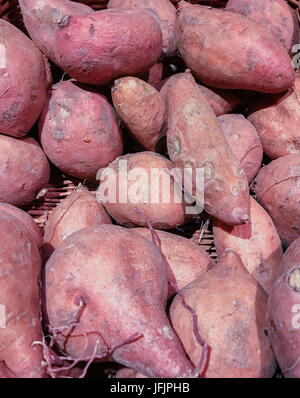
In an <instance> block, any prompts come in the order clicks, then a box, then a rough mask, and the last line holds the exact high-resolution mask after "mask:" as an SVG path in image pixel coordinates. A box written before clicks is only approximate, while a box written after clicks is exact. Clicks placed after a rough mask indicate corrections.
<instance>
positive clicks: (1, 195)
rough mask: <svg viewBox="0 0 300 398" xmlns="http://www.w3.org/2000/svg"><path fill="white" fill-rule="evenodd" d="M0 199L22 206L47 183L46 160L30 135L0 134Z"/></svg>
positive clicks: (48, 168)
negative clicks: (22, 136) (15, 136)
mask: <svg viewBox="0 0 300 398" xmlns="http://www.w3.org/2000/svg"><path fill="white" fill-rule="evenodd" d="M0 170H1V173H0V201H1V202H5V203H9V204H12V205H15V206H24V205H26V204H28V203H30V202H31V201H32V200H34V199H35V198H36V194H37V192H38V191H39V190H40V189H41V188H43V187H44V186H45V185H47V184H48V181H49V176H50V166H49V162H48V160H47V158H46V156H45V154H44V152H43V151H42V148H41V147H40V146H39V144H38V143H37V141H35V140H34V139H33V138H13V137H8V136H5V135H1V134H0Z"/></svg>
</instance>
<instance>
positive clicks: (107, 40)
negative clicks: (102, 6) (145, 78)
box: [56, 8, 162, 85]
mask: <svg viewBox="0 0 300 398" xmlns="http://www.w3.org/2000/svg"><path fill="white" fill-rule="evenodd" d="M141 21H142V22H141ZM161 53H162V33H161V29H160V26H159V23H158V22H157V17H156V16H155V14H154V13H152V12H151V11H148V10H146V9H139V8H137V9H132V10H122V9H113V10H103V11H99V12H96V13H94V14H92V15H87V16H71V17H65V18H63V19H62V21H61V22H60V23H59V29H58V30H57V31H56V56H57V57H59V64H60V66H61V67H62V69H63V70H64V71H65V72H67V73H68V74H69V75H70V76H71V77H72V78H74V79H76V80H78V81H81V82H82V83H88V84H94V85H105V84H108V83H110V82H111V81H112V80H113V79H115V78H117V77H122V76H130V75H135V76H136V75H139V74H141V73H144V72H147V71H148V70H149V68H150V67H151V66H152V65H153V64H155V62H156V61H157V59H158V58H159V57H160V55H161Z"/></svg>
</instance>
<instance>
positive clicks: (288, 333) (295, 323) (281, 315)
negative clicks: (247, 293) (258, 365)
mask: <svg viewBox="0 0 300 398" xmlns="http://www.w3.org/2000/svg"><path fill="white" fill-rule="evenodd" d="M299 312H300V239H299V238H298V239H296V240H295V241H294V242H293V243H292V244H291V246H290V247H289V248H288V249H287V251H286V252H285V253H284V256H283V259H282V263H281V265H280V268H279V272H278V275H277V278H276V281H275V283H274V286H273V289H272V291H271V294H270V296H269V300H268V313H267V321H268V323H267V330H268V334H269V338H270V341H271V344H272V348H273V350H274V354H275V357H276V359H277V361H278V363H279V366H280V368H281V371H282V372H283V375H284V377H293V378H300V317H299Z"/></svg>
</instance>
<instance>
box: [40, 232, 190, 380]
mask: <svg viewBox="0 0 300 398" xmlns="http://www.w3.org/2000/svg"><path fill="white" fill-rule="evenodd" d="M45 287H46V288H45V304H46V307H45V310H46V314H47V318H48V320H49V325H50V330H51V331H52V333H53V334H54V338H55V341H56V343H57V344H58V346H59V347H60V348H61V350H62V351H63V352H65V353H66V354H67V355H68V356H71V357H72V358H74V359H76V358H77V359H80V358H81V359H83V360H86V361H87V360H88V359H93V358H96V359H97V360H101V359H102V360H112V361H115V362H118V363H120V364H123V365H125V366H128V367H131V368H132V369H134V370H136V371H137V372H140V373H142V374H144V375H146V376H149V377H191V376H192V373H193V370H194V368H193V366H192V364H191V363H190V362H189V360H188V359H187V357H186V355H185V352H184V350H183V348H182V345H181V343H180V341H179V340H178V338H177V336H176V335H175V333H174V331H173V330H172V328H171V326H170V323H169V321H168V318H167V315H166V312H165V305H166V299H167V291H168V284H167V267H166V263H165V262H164V260H163V257H162V256H161V254H160V251H159V250H158V249H157V247H156V246H155V245H154V244H153V243H152V242H150V241H149V240H148V239H146V238H144V237H142V236H140V235H138V234H136V233H135V232H133V231H131V230H128V229H125V228H122V227H119V226H115V225H100V226H97V227H89V228H85V229H83V230H81V231H78V232H75V233H74V234H73V235H71V236H69V237H68V238H67V239H66V240H64V241H63V242H62V244H61V245H60V246H59V247H58V248H57V249H56V251H55V252H54V253H53V254H52V256H51V257H50V259H49V260H48V262H47V264H46V270H45ZM54 332H56V333H54ZM66 336H68V337H67V338H66Z"/></svg>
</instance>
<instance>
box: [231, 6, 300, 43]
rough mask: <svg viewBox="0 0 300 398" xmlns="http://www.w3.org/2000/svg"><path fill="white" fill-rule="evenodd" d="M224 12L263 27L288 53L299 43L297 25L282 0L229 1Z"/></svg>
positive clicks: (291, 10) (294, 17)
mask: <svg viewBox="0 0 300 398" xmlns="http://www.w3.org/2000/svg"><path fill="white" fill-rule="evenodd" d="M225 10H228V11H230V12H236V13H238V14H241V15H244V16H245V17H247V18H249V19H251V20H252V21H255V22H257V23H259V24H260V25H262V26H264V27H265V28H267V29H268V30H270V31H271V32H272V34H273V35H274V36H275V37H276V38H277V39H278V40H279V41H280V42H281V43H282V44H283V45H284V47H285V48H286V49H287V51H290V50H291V48H292V47H293V45H294V44H297V43H298V42H299V23H298V21H297V16H296V13H295V12H294V10H293V9H292V8H291V7H290V6H289V5H288V3H287V2H286V1H284V0H275V1H274V0H264V1H260V0H250V1H249V0H229V1H228V2H227V4H226V8H225Z"/></svg>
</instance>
